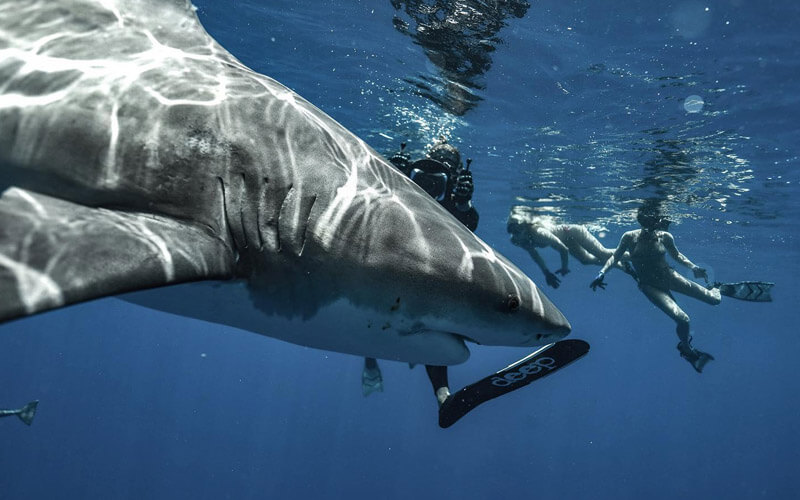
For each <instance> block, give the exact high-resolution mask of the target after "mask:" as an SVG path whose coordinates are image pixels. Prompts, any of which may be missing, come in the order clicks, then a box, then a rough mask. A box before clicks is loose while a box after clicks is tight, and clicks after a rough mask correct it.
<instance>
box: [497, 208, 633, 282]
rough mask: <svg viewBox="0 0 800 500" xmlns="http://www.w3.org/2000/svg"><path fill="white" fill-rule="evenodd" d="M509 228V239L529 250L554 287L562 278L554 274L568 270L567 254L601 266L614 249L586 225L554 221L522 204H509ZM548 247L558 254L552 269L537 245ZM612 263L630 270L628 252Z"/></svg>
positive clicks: (629, 271)
mask: <svg viewBox="0 0 800 500" xmlns="http://www.w3.org/2000/svg"><path fill="white" fill-rule="evenodd" d="M508 232H509V233H511V243H513V244H515V245H517V246H518V247H521V248H524V249H525V250H527V251H528V253H529V254H530V256H531V257H532V258H533V261H534V262H536V264H537V265H538V266H539V268H540V269H541V270H542V273H544V277H545V281H547V284H548V285H550V286H551V287H553V288H558V286H559V285H560V284H561V280H560V279H559V278H558V276H556V274H560V275H561V276H566V275H567V274H568V273H569V256H570V255H572V257H573V258H575V259H577V260H578V262H580V263H581V264H585V265H597V266H602V265H603V264H605V263H606V261H607V260H608V258H609V257H611V255H613V253H614V251H613V250H612V249H610V248H606V247H604V246H603V244H602V243H600V242H599V241H598V240H597V238H595V237H594V236H593V235H592V233H590V232H589V230H588V229H586V228H585V227H583V226H581V225H579V224H556V223H555V222H553V220H551V218H550V217H545V216H541V215H537V214H535V213H534V211H533V209H532V208H530V207H526V206H523V205H517V206H514V207H512V208H511V213H510V214H509V216H508ZM544 247H551V248H553V249H554V250H556V251H557V252H558V253H559V254H561V268H560V269H557V270H556V272H555V273H553V272H551V271H550V270H549V269H548V268H547V264H546V263H545V261H544V259H543V258H542V256H541V255H539V252H538V251H537V250H536V249H537V248H544ZM614 265H615V266H617V267H618V268H619V269H622V270H623V271H625V272H627V273H629V274H632V269H631V268H630V262H629V261H628V260H627V255H626V256H624V258H623V259H622V262H615V263H614Z"/></svg>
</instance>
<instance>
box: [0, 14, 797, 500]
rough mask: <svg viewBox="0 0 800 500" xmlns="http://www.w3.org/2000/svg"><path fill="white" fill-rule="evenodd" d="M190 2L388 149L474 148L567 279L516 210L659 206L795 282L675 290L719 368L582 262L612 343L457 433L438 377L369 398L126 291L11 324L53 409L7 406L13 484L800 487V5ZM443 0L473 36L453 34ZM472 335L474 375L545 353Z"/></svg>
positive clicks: (351, 365) (241, 492) (590, 329)
mask: <svg viewBox="0 0 800 500" xmlns="http://www.w3.org/2000/svg"><path fill="white" fill-rule="evenodd" d="M195 4H196V5H197V6H198V8H199V11H198V13H199V15H200V18H201V20H202V22H203V23H204V25H205V26H206V27H207V29H208V30H209V32H210V33H211V34H212V35H213V36H214V37H215V38H216V39H217V40H218V41H220V43H222V44H223V45H224V46H225V47H226V48H228V49H229V50H230V51H231V52H232V53H233V54H234V55H236V56H237V57H239V58H240V59H241V60H242V61H243V62H245V63H246V64H247V65H249V66H250V67H252V68H254V69H256V70H257V71H260V72H263V73H265V74H268V75H270V76H272V77H274V78H276V79H277V80H279V81H281V82H282V83H283V84H285V85H287V86H289V87H291V88H292V89H294V90H295V91H297V92H298V93H299V94H300V95H302V96H304V97H305V98H307V99H308V100H310V101H311V102H313V103H314V104H316V105H317V106H318V107H320V108H321V109H322V110H323V111H325V112H327V113H328V114H330V115H331V116H333V117H334V118H335V119H337V120H338V121H340V122H341V123H342V124H343V125H345V126H346V127H347V128H349V129H350V130H352V131H353V132H355V133H356V134H358V135H359V136H361V137H362V138H364V139H365V140H366V141H367V142H368V143H369V144H370V145H372V146H373V147H374V148H376V149H377V150H378V151H381V152H384V153H387V154H389V153H391V152H393V151H394V150H396V149H397V147H398V146H399V143H400V142H408V143H409V148H410V149H411V150H412V152H414V154H421V153H422V152H423V151H424V150H425V148H426V147H427V146H429V145H430V144H431V143H432V142H433V141H434V140H435V139H436V138H437V137H439V136H440V135H445V136H446V137H447V138H448V139H449V141H450V142H451V143H453V144H455V145H457V146H458V147H459V148H461V150H462V153H464V154H465V155H466V156H468V157H470V158H473V159H474V163H473V166H472V170H473V172H474V177H475V184H476V191H475V198H474V202H475V205H476V207H477V208H478V210H479V211H480V214H481V221H480V225H479V227H478V230H477V233H478V234H479V235H480V236H481V237H482V238H483V239H485V240H486V241H487V242H488V243H489V244H491V245H492V246H493V247H495V248H496V249H498V250H500V251H501V252H502V253H504V254H505V255H507V256H508V257H509V258H511V259H512V260H513V261H515V262H516V263H517V264H518V265H520V267H522V268H523V269H524V270H525V271H526V272H528V273H529V274H530V275H531V276H532V277H533V278H534V279H535V280H536V281H537V282H539V283H541V284H542V286H544V280H543V277H542V275H541V272H540V271H539V269H538V268H537V267H536V266H535V264H534V263H533V262H532V261H531V259H530V257H528V255H527V253H525V252H524V251H523V250H521V249H519V248H516V247H514V246H513V245H511V243H510V242H509V240H508V235H507V233H506V228H505V220H506V217H507V214H508V210H509V208H510V207H511V206H512V205H514V204H526V205H529V206H533V207H537V208H538V209H540V210H541V211H543V212H546V213H549V214H551V215H553V216H555V217H557V218H559V219H561V220H563V221H565V222H574V223H582V224H587V225H589V226H590V227H592V228H593V230H595V231H596V232H597V234H600V235H601V236H602V241H603V243H604V244H605V245H606V246H610V247H613V246H615V245H616V243H617V242H618V240H619V237H620V236H621V234H622V233H623V232H624V231H626V230H628V229H631V228H633V227H634V214H635V210H636V208H637V207H638V204H639V203H640V202H641V200H642V199H645V198H655V199H658V200H661V201H662V203H663V205H664V206H665V207H666V209H667V210H668V211H669V213H670V216H671V217H672V219H673V220H675V222H676V223H675V224H674V225H673V227H672V232H673V234H674V235H675V238H676V242H677V244H678V247H679V248H680V250H681V251H682V252H683V253H685V254H686V255H687V256H688V257H689V258H691V259H692V260H693V261H694V262H696V263H700V264H702V265H705V266H706V267H708V268H710V269H711V270H713V273H714V275H715V278H716V279H718V280H721V281H738V280H748V279H750V280H765V281H773V282H775V283H776V287H775V290H774V297H775V301H774V302H772V303H748V302H741V301H735V300H731V299H725V300H724V301H723V303H722V304H721V305H719V306H716V307H710V306H708V305H705V304H702V303H700V302H697V301H693V300H691V299H688V298H685V297H679V298H678V301H679V303H680V304H681V305H682V306H683V307H684V309H685V310H686V311H687V313H688V314H689V315H690V316H691V318H692V330H693V333H692V334H693V336H694V339H695V344H696V345H697V346H698V347H700V348H702V349H703V350H706V351H709V352H711V353H713V355H714V356H715V357H716V360H715V361H713V362H712V363H711V364H710V365H709V366H708V367H707V368H706V370H705V372H704V373H703V374H701V375H699V374H697V373H695V372H694V371H693V370H692V369H691V367H690V366H689V365H688V364H687V363H686V362H685V361H684V360H682V359H681V358H680V357H679V356H678V353H677V351H676V350H675V344H676V342H677V338H676V336H675V333H674V326H673V324H672V322H671V321H670V320H669V319H668V318H667V317H665V316H664V315H663V314H662V313H661V312H659V311H658V310H656V309H655V308H654V307H653V306H652V305H650V303H649V302H647V300H646V299H645V298H644V297H643V296H642V295H641V294H640V293H639V292H638V290H637V289H636V287H635V286H634V284H633V283H632V282H631V281H630V280H629V279H628V278H627V277H626V276H624V275H622V273H613V272H612V273H610V274H609V276H608V278H607V281H608V283H609V285H608V288H607V289H606V290H605V291H598V292H592V291H591V290H590V289H589V288H588V283H589V282H590V281H591V280H592V278H593V277H594V275H595V273H596V271H597V268H587V267H581V266H580V265H578V264H577V263H573V265H572V273H571V274H569V275H568V276H566V277H565V278H564V279H563V281H562V285H561V287H560V288H558V289H557V290H553V289H547V293H548V296H549V297H550V298H551V299H552V300H553V301H554V302H555V303H556V304H557V305H558V306H559V308H560V309H561V310H562V311H563V312H564V313H565V314H566V316H567V317H568V318H569V319H570V322H571V323H572V326H573V333H572V336H574V337H576V338H582V339H585V340H587V341H588V342H590V343H591V345H592V350H591V352H590V353H589V355H588V356H587V357H586V358H585V359H583V360H581V361H579V362H577V363H575V364H574V365H572V366H570V367H569V368H566V369H564V371H563V372H561V373H558V374H556V375H554V376H553V377H550V378H547V379H544V380H542V381H540V382H537V383H535V384H533V385H531V386H530V387H528V388H526V389H524V390H520V391H518V392H515V393H513V394H510V395H508V396H506V397H504V398H500V399H498V400H496V401H493V402H492V403H490V404H487V405H485V406H483V407H481V408H479V409H477V410H475V411H474V412H473V413H472V414H470V415H468V416H467V417H465V418H464V420H463V421H461V422H459V423H458V424H456V425H455V426H454V427H452V428H451V429H448V430H441V429H439V428H438V426H437V425H436V405H435V401H434V399H433V397H432V395H431V393H430V387H429V384H428V381H427V379H426V377H425V374H424V371H423V370H422V369H421V368H416V369H414V370H409V368H408V366H407V365H402V364H399V363H390V362H383V363H382V364H381V366H382V368H383V373H384V381H385V386H386V390H385V392H383V393H377V394H373V395H371V396H369V397H368V398H364V397H362V395H361V388H360V373H361V360H360V359H358V358H355V357H352V356H347V355H341V354H335V353H329V352H322V351H317V350H314V349H308V348H302V347H298V346H294V345H290V344H286V343H282V342H279V341H277V340H273V339H270V338H266V337H261V336H258V335H254V334H251V333H246V332H241V331H235V330H231V329H226V328H223V327H220V326H218V325H210V324H206V323H202V322H198V321H194V320H190V319H187V318H181V317H176V316H171V315H167V314H163V313H159V312H155V311H151V310H147V309H143V308H140V307H137V306H134V305H131V304H128V303H125V302H122V301H120V300H117V299H113V298H110V299H104V300H99V301H94V302H91V303H87V304H82V305H78V306H73V307H69V308H67V309H64V310H59V311H53V312H50V313H46V314H42V315H39V316H37V317H33V318H28V319H25V320H21V321H16V322H12V323H9V324H5V325H2V326H0V381H2V390H1V391H0V407H12V406H19V405H21V404H23V403H25V402H27V401H28V400H30V399H34V398H36V399H39V400H40V401H41V403H40V407H39V413H38V414H37V416H36V420H35V422H34V424H33V426H32V427H30V428H27V427H25V426H23V425H22V424H20V423H19V422H14V421H11V419H3V420H2V421H0V443H2V446H0V498H3V499H5V498H9V499H16V498H42V499H44V498H104V499H105V498H170V497H178V498H215V499H216V498H236V499H241V498H362V497H367V496H376V497H380V498H398V499H399V498H409V497H418V498H455V497H459V498H499V497H506V496H512V495H513V496H536V497H538V498H554V499H555V498H559V499H564V498H567V499H571V498H664V499H667V498H670V499H671V498H748V499H749V498H794V497H795V496H796V491H798V488H800V479H799V478H800V474H798V473H800V466H798V464H800V452H798V449H800V424H799V423H798V422H800V418H798V417H800V400H798V394H799V393H800V391H799V389H800V383H799V382H798V377H797V376H796V369H795V367H796V366H797V356H798V353H799V352H800V349H799V348H800V340H798V337H797V335H796V334H793V333H792V332H793V331H795V328H796V325H797V323H798V320H800V315H799V314H798V312H797V308H796V304H797V303H798V299H800V297H799V295H800V294H799V293H798V291H797V289H795V288H794V286H793V285H794V281H796V280H797V279H798V278H800V272H798V271H800V269H799V268H798V259H799V258H800V251H798V248H800V247H798V234H800V228H799V227H798V217H800V210H798V209H799V208H800V204H798V201H797V198H798V196H799V195H800V189H798V182H800V174H798V168H797V167H798V155H799V154H800V153H798V146H797V145H798V144H800V126H799V125H800V124H799V123H798V120H797V117H798V116H800V81H799V80H800V79H799V78H798V77H800V37H798V35H797V32H796V28H795V26H794V25H795V23H796V21H797V20H798V19H800V6H798V4H796V3H795V2H789V1H785V0H783V1H773V2H765V3H755V2H745V1H743V0H718V1H706V2H700V1H693V0H687V1H679V2H659V3H656V2H629V3H627V4H624V5H623V4H618V3H614V4H613V5H612V4H611V3H610V2H576V1H560V2H554V1H547V2H531V5H530V6H525V2H513V1H509V2H483V1H477V0H474V1H467V0H463V1H460V2H455V1H451V2H439V3H438V4H437V3H436V2H433V1H427V2H423V1H401V0H393V1H386V2H377V1H372V2H366V1H361V2H357V1H336V2H318V1H311V0H295V1H291V2H290V1H284V0H271V1H266V0H251V1H235V2H221V1H212V0H204V1H196V2H195ZM433 5H435V6H438V7H440V8H438V9H432V12H433V14H432V15H433V16H434V17H435V18H436V19H439V20H440V21H447V19H452V20H453V23H451V25H452V26H455V27H456V28H457V29H455V28H454V29H453V30H451V31H450V32H448V33H449V34H450V35H451V36H452V38H448V39H446V40H445V41H444V42H441V43H439V44H438V45H436V44H435V43H434V42H436V40H437V37H436V36H434V35H436V34H435V33H434V35H431V36H428V34H429V33H430V31H428V32H427V33H428V34H426V31H425V27H426V26H428V27H429V26H430V23H431V21H432V18H431V16H430V15H428V14H426V12H428V11H426V6H433ZM429 10H431V9H429ZM426 23H428V24H427V25H426ZM420 26H422V27H423V29H421V30H420ZM453 32H454V33H453ZM691 96H698V97H699V98H700V99H702V102H703V104H702V107H701V109H699V110H697V109H696V108H697V107H699V106H697V105H694V104H692V100H691V99H688V98H690V97H691ZM687 99H688V102H687ZM690 111H696V112H690ZM543 253H544V254H545V256H546V258H547V259H548V260H549V262H551V263H552V266H556V265H557V262H558V261H557V256H556V255H555V254H554V253H552V252H551V253H547V251H545V252H543ZM553 268H554V267H553ZM792 325H795V326H792ZM472 352H473V355H472V358H471V359H470V361H469V362H467V363H466V364H464V365H460V366H457V367H454V368H453V369H452V370H451V376H450V379H451V383H452V385H453V386H454V387H460V386H462V385H465V384H467V383H470V382H472V381H474V380H475V379H477V378H480V377H482V376H484V375H486V374H488V373H491V372H492V371H494V370H496V369H498V368H500V367H503V366H505V365H506V364H508V363H510V362H511V361H513V360H515V359H518V358H520V357H522V356H523V355H525V354H526V352H524V351H520V350H519V349H511V348H491V347H480V346H477V347H475V348H473V349H472Z"/></svg>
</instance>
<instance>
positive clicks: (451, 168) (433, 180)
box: [389, 137, 478, 232]
mask: <svg viewBox="0 0 800 500" xmlns="http://www.w3.org/2000/svg"><path fill="white" fill-rule="evenodd" d="M405 148H406V143H402V144H400V151H398V152H397V153H395V154H394V155H392V156H391V158H389V161H390V162H391V163H392V165H394V166H395V167H397V169H398V170H400V171H401V172H403V173H404V174H406V175H407V176H408V177H409V178H410V179H411V180H412V181H414V182H416V183H417V185H418V186H419V187H421V188H422V189H424V190H425V192H426V193H428V194H429V195H431V197H433V198H434V199H435V200H436V201H438V202H439V204H440V205H442V206H443V207H444V208H446V209H447V211H448V212H450V213H451V214H453V216H455V218H456V219H458V220H459V221H461V223H462V224H464V225H465V226H467V228H468V229H469V230H470V231H472V232H475V230H476V229H477V228H478V211H477V210H475V207H474V206H473V205H472V193H473V192H474V191H475V185H474V183H473V181H472V172H471V171H470V169H469V167H470V165H471V164H472V160H471V159H468V160H467V166H466V167H464V164H463V163H461V153H459V151H458V149H456V148H455V147H453V146H452V145H450V144H448V143H447V140H446V139H445V138H444V137H440V138H439V141H438V142H437V143H436V144H434V145H433V147H432V148H431V150H430V151H428V154H427V156H426V157H425V158H422V159H420V160H417V161H415V162H413V163H412V162H411V156H410V155H409V154H408V153H406V152H405Z"/></svg>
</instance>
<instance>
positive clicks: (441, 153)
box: [428, 138, 461, 171]
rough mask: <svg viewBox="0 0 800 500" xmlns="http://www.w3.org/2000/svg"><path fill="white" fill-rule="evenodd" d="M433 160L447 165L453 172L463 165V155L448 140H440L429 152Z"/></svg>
mask: <svg viewBox="0 0 800 500" xmlns="http://www.w3.org/2000/svg"><path fill="white" fill-rule="evenodd" d="M428 157H429V158H430V159H431V160H436V161H439V162H442V163H444V164H445V165H447V166H448V167H449V168H450V169H451V170H452V171H456V170H458V168H459V166H460V165H461V154H460V153H459V152H458V149H456V148H455V147H453V146H451V145H450V144H448V143H447V140H446V139H444V138H440V139H439V142H437V143H436V144H435V145H434V146H433V147H432V148H431V150H430V151H429V152H428Z"/></svg>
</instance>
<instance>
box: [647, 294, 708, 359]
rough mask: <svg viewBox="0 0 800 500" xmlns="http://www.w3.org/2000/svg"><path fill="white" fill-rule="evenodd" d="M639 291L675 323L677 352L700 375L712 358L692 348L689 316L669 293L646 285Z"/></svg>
mask: <svg viewBox="0 0 800 500" xmlns="http://www.w3.org/2000/svg"><path fill="white" fill-rule="evenodd" d="M639 289H640V290H641V291H642V293H644V295H645V297H647V298H648V299H649V300H650V302H652V303H653V304H655V306H656V307H658V308H659V309H661V310H662V311H664V312H665V313H666V314H667V316H669V317H670V318H672V320H673V321H675V323H676V325H677V327H676V329H675V332H676V333H677V334H678V338H679V339H680V342H678V346H677V347H678V351H679V352H680V353H681V357H682V358H683V359H685V360H686V361H688V362H689V363H690V364H691V365H692V367H693V368H694V369H695V370H696V371H697V372H698V373H701V372H702V371H703V367H704V366H705V365H706V364H707V363H708V362H709V361H711V360H713V359H714V356H712V355H710V354H708V353H706V352H703V351H699V350H697V349H695V348H694V347H692V337H690V336H689V315H688V314H686V313H685V312H684V311H683V309H681V308H680V306H679V305H678V303H677V302H675V299H674V298H673V297H672V295H671V294H670V293H669V292H665V291H664V290H661V289H658V288H656V287H653V286H650V285H646V284H642V285H640V286H639Z"/></svg>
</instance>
